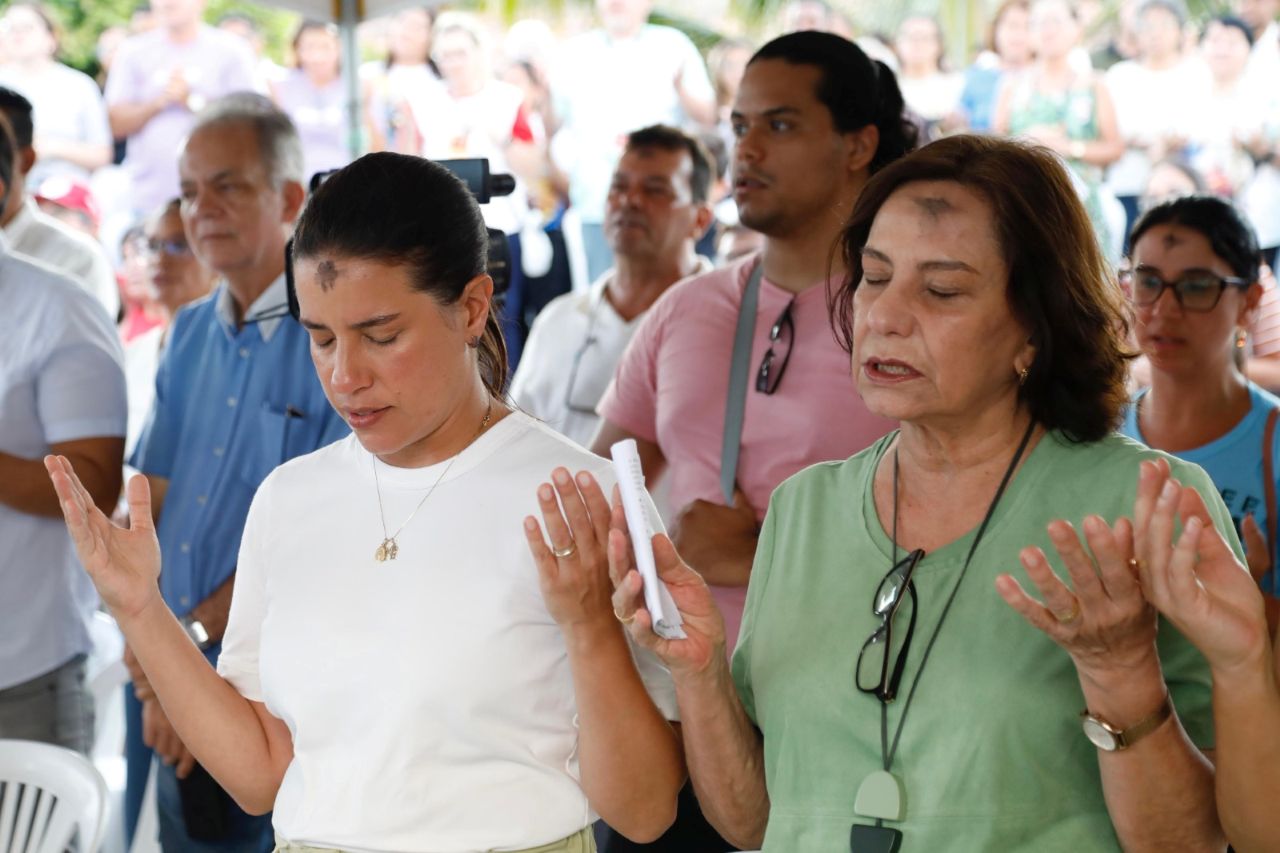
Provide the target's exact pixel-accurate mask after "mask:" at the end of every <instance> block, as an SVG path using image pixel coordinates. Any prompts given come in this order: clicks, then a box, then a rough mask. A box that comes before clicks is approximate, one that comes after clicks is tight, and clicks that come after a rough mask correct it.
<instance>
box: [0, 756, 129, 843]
mask: <svg viewBox="0 0 1280 853" xmlns="http://www.w3.org/2000/svg"><path fill="white" fill-rule="evenodd" d="M106 805H107V785H106V782H104V781H103V779H102V776H101V775H100V774H99V773H98V771H97V770H96V769H95V768H94V766H93V765H92V764H91V763H90V762H89V760H88V759H87V758H85V757H84V756H82V755H80V754H79V753H78V752H73V751H72V750H69V749H64V748H63V747H60V746H53V745H51V744H47V743H36V742H34V741H27V740H0V853H62V851H63V850H65V849H66V848H67V845H68V843H69V842H70V841H71V839H72V837H73V836H74V835H75V833H76V830H77V829H79V830H80V850H81V851H82V853H95V851H97V849H98V847H99V845H101V843H102V831H103V828H104V825H105V823H106Z"/></svg>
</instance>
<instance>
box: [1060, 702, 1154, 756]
mask: <svg viewBox="0 0 1280 853" xmlns="http://www.w3.org/2000/svg"><path fill="white" fill-rule="evenodd" d="M1172 716H1173V699H1172V697H1170V696H1169V692H1168V691H1167V690H1166V691H1165V694H1164V701H1163V702H1161V703H1160V707H1159V708H1157V709H1156V710H1155V711H1154V712H1153V713H1151V714H1149V715H1148V716H1146V717H1144V718H1143V719H1141V720H1139V721H1138V722H1136V723H1134V724H1133V725H1132V726H1129V728H1127V729H1117V728H1116V727H1115V726H1113V725H1111V724H1110V723H1108V722H1107V721H1106V720H1104V719H1102V718H1101V717H1098V716H1095V715H1093V714H1090V713H1089V709H1088V708H1086V709H1085V710H1083V711H1081V712H1080V718H1081V719H1091V720H1093V721H1094V722H1095V723H1097V724H1098V725H1100V726H1102V727H1103V728H1104V729H1106V730H1107V731H1109V732H1111V734H1112V735H1113V736H1114V737H1115V739H1116V748H1115V751H1116V752H1120V751H1121V750H1124V749H1128V748H1129V747H1131V746H1133V745H1134V744H1135V743H1137V742H1138V741H1140V740H1142V739H1143V738H1144V737H1146V736H1147V735H1149V734H1151V733H1152V732H1154V731H1155V730H1156V729H1158V728H1160V725H1161V724H1162V723H1163V722H1164V721H1165V720H1167V719H1169V718H1170V717H1172Z"/></svg>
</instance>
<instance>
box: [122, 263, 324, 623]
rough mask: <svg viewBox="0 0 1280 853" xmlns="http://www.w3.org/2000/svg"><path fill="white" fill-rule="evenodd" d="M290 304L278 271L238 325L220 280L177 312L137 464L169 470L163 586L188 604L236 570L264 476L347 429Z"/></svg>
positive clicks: (185, 608) (149, 470)
mask: <svg viewBox="0 0 1280 853" xmlns="http://www.w3.org/2000/svg"><path fill="white" fill-rule="evenodd" d="M285 304H286V301H285V283H284V277H283V276H281V277H280V278H278V279H276V281H275V282H273V283H272V285H271V286H270V287H269V288H267V290H266V292H264V293H263V294H262V296H260V297H259V298H258V300H257V301H256V302H254V304H253V305H251V306H249V310H248V311H246V312H245V318H246V322H245V324H244V326H243V327H242V328H239V329H237V328H236V323H235V317H234V313H233V305H232V302H231V295H230V293H229V292H228V290H227V287H226V284H225V283H223V284H220V285H219V286H218V287H217V288H216V289H215V290H214V292H213V293H212V294H210V295H209V296H208V297H206V298H205V299H202V300H200V301H198V302H195V303H193V304H191V305H189V306H187V307H186V308H184V309H182V310H181V311H180V312H178V314H177V316H176V317H175V318H174V321H173V326H172V328H171V329H170V331H169V340H168V343H167V344H166V345H165V352H164V355H163V357H162V359H161V362H160V369H159V371H158V372H157V374H156V401H155V405H154V407H153V408H152V410H151V414H150V416H149V418H148V421H147V424H146V426H145V427H144V428H143V432H142V436H141V437H140V438H139V439H138V446H137V448H136V449H135V450H134V454H133V458H132V459H131V460H130V464H132V465H133V466H134V467H135V468H137V469H138V470H139V471H142V472H143V473H144V474H151V475H154V476H157V477H164V478H166V479H168V481H169V488H168V491H167V492H166V494H165V499H164V507H163V509H162V511H161V513H160V524H159V528H158V531H157V533H158V534H159V537H160V552H161V556H162V558H163V566H164V567H163V569H162V571H161V573H160V591H161V594H162V595H163V596H164V600H165V602H166V603H167V604H168V605H169V607H170V608H171V609H172V610H173V611H174V612H175V613H177V614H178V615H180V616H181V615H183V614H186V613H188V612H189V611H190V610H191V609H192V608H193V607H195V606H196V605H197V604H199V603H200V602H201V601H203V600H204V599H206V598H208V597H209V596H210V595H211V594H212V593H213V592H214V591H215V590H216V589H217V588H218V587H219V586H221V585H222V584H223V583H224V582H225V581H226V580H227V578H228V577H230V576H231V574H232V572H234V571H235V567H236V558H237V555H238V553H239V550H240V534H241V532H242V531H243V529H244V521H245V518H246V516H247V515H248V513H249V504H250V502H251V501H252V500H253V495H254V492H255V491H257V488H258V485H259V484H260V483H261V482H262V481H263V480H264V479H266V476H267V475H268V474H270V473H271V471H272V470H273V469H274V468H275V467H276V466H277V465H279V464H280V463H282V462H286V461H288V460H289V459H292V458H293V457H295V456H301V455H302V454H304V453H310V452H311V451H313V450H316V449H318V448H320V447H323V446H325V445H326V444H329V443H331V442H333V441H336V440H337V439H339V438H342V437H344V436H346V435H347V434H348V432H349V430H348V428H347V425H346V423H345V422H344V421H343V420H342V418H340V417H339V416H338V414H337V413H336V412H335V411H334V410H333V409H332V407H330V406H329V403H328V401H327V400H326V399H325V396H324V392H323V390H322V389H321V387H320V382H319V380H318V379H317V378H316V373H315V368H314V367H313V366H312V364H311V357H310V355H309V353H308V339H307V333H306V332H305V331H304V330H303V328H302V327H301V326H300V325H298V323H297V322H296V321H295V320H294V319H293V318H292V317H289V316H288V315H287V313H286V309H285ZM254 318H264V319H260V320H255V319H254Z"/></svg>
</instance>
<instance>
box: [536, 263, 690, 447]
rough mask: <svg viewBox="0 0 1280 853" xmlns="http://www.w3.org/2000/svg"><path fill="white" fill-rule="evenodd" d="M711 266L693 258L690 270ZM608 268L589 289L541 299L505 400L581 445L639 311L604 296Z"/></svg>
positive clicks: (595, 422) (594, 425) (594, 424)
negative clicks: (620, 308) (621, 309)
mask: <svg viewBox="0 0 1280 853" xmlns="http://www.w3.org/2000/svg"><path fill="white" fill-rule="evenodd" d="M710 271H711V263H710V262H709V261H708V260H707V259H706V258H703V257H699V258H698V268H697V270H695V271H694V273H693V274H694V275H701V274H703V273H705V272H710ZM612 278H613V270H610V271H609V272H607V273H605V274H604V275H603V276H601V277H600V279H599V280H598V281H596V283H595V284H593V285H591V289H590V290H586V291H578V292H576V293H566V294H564V295H563V296H557V297H556V298H555V299H553V300H551V301H550V302H549V303H547V306H546V307H545V308H543V309H542V311H541V312H539V313H538V317H537V319H535V320H534V321H533V327H532V328H530V329H529V337H528V339H527V340H526V341H525V344H524V353H523V354H522V355H521V356H520V366H519V367H518V368H517V369H516V375H515V378H514V379H512V380H511V399H512V400H514V401H515V404H516V405H517V406H519V407H520V408H522V409H524V410H525V411H526V412H528V413H529V414H531V415H533V416H534V417H537V418H540V419H541V420H544V421H546V422H547V423H548V424H549V425H550V426H551V427H552V428H553V429H555V430H556V431H557V432H559V433H561V434H562V435H566V436H568V437H569V438H571V439H573V440H574V441H576V442H577V443H578V444H581V445H582V446H583V447H586V446H588V445H590V444H591V439H592V438H594V437H595V434H596V428H597V427H598V426H599V425H600V416H599V415H598V414H596V405H597V404H598V403H599V402H600V400H601V398H602V397H604V391H605V389H606V388H608V387H609V382H610V381H612V380H613V371H614V368H615V367H617V366H618V362H619V361H621V360H622V353H623V352H625V351H626V349H627V344H629V343H631V337H632V335H634V334H635V332H636V329H638V328H640V321H641V320H643V319H644V314H640V315H639V316H637V317H635V318H633V319H632V320H631V321H630V322H628V321H626V320H623V319H622V317H621V316H620V315H619V314H618V312H617V311H616V310H615V309H614V307H613V305H612V304H610V302H609V300H608V299H606V298H605V289H606V288H607V287H608V285H609V281H610V279H612Z"/></svg>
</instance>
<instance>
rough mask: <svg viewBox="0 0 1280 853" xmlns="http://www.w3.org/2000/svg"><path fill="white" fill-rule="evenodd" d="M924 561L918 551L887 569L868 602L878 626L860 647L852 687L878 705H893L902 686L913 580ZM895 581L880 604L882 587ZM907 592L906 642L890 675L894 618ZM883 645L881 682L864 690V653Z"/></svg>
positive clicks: (911, 628)
mask: <svg viewBox="0 0 1280 853" xmlns="http://www.w3.org/2000/svg"><path fill="white" fill-rule="evenodd" d="M923 559H924V550H923V549H921V548H917V549H915V550H914V551H912V552H911V553H909V554H907V555H906V556H905V557H903V558H902V559H901V560H899V561H898V562H897V563H895V564H894V566H893V568H891V569H889V571H888V572H887V573H885V576H884V577H883V578H882V579H881V580H880V584H879V586H877V587H876V594H875V597H874V598H872V600H871V612H872V613H873V614H875V615H876V616H879V617H880V625H879V627H877V628H876V629H875V630H874V631H872V632H871V636H869V637H867V640H866V642H865V643H863V644H862V650H861V651H859V652H858V662H857V665H856V667H855V668H854V676H853V677H854V686H855V687H857V688H858V689H859V690H860V691H862V692H863V693H869V694H871V695H873V696H875V697H876V698H877V699H879V700H880V701H881V702H884V703H886V704H888V703H889V702H892V701H893V700H894V699H895V698H897V695H898V687H899V685H900V684H901V683H902V671H903V669H904V668H905V667H906V663H907V652H908V651H909V650H910V649H911V638H912V636H913V635H914V634H915V630H916V609H917V607H916V585H915V581H914V580H913V575H914V574H915V570H916V566H918V565H919V564H920V561H921V560H923ZM895 579H896V580H897V587H896V589H891V590H890V591H889V592H888V594H887V600H886V601H884V603H883V604H881V603H880V602H881V599H883V598H886V590H885V585H886V584H888V583H890V581H892V580H895ZM903 590H906V592H907V594H908V595H910V596H911V619H910V621H909V622H908V623H907V634H906V638H905V639H904V640H903V642H902V648H901V649H899V651H898V657H897V660H895V661H894V664H893V671H892V672H890V670H889V656H890V655H891V654H892V653H893V618H894V616H896V615H897V613H898V608H900V607H901V606H902V602H903V599H904V598H905V596H904V595H903V594H902V592H903ZM881 642H883V643H884V661H883V662H882V663H881V664H880V680H879V681H878V682H876V684H874V685H873V686H865V685H864V684H863V680H862V661H863V659H864V658H865V657H866V654H867V650H868V649H870V648H871V647H872V646H875V645H878V644H879V643H881Z"/></svg>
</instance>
